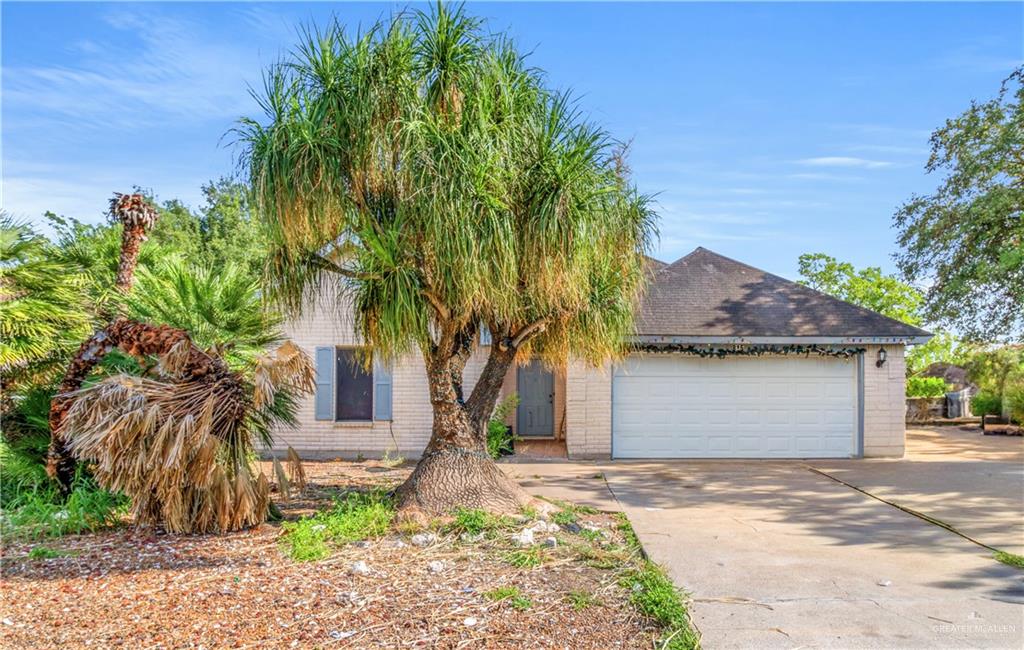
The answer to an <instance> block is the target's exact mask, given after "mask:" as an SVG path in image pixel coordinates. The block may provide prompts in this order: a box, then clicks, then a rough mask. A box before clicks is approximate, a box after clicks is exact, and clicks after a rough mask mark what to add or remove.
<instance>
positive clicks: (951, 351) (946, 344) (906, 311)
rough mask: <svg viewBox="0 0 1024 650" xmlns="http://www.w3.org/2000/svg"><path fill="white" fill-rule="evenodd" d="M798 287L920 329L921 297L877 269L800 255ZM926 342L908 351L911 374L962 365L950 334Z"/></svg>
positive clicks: (939, 333)
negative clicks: (934, 365) (935, 365)
mask: <svg viewBox="0 0 1024 650" xmlns="http://www.w3.org/2000/svg"><path fill="white" fill-rule="evenodd" d="M798 266H799V269H800V280H799V282H800V283H801V284H805V285H807V286H809V287H811V288H812V289H816V290H818V291H821V292H822V293H827V294H829V295H831V296H835V297H836V298H839V299H840V300H845V301H846V302H849V303H853V304H855V305H859V306H861V307H866V308H867V309H870V310H872V311H877V312H878V313H880V314H882V315H884V316H888V317H889V318H895V319H896V320H898V321H901V322H903V323H907V324H908V325H914V326H915V327H923V326H925V324H926V321H925V319H924V316H923V311H924V294H922V293H921V292H920V291H919V290H918V289H916V288H915V287H913V286H911V285H909V284H907V283H906V282H903V281H902V280H900V279H899V278H896V277H893V276H891V275H886V274H885V273H883V272H882V269H880V268H878V267H877V266H869V267H867V268H863V269H859V270H858V269H857V268H855V267H854V266H853V264H850V263H849V262H840V261H839V260H837V259H836V258H834V257H831V256H829V255H826V254H824V253H805V254H803V255H801V256H800V259H799V262H798ZM934 334H935V335H934V336H933V337H932V339H931V340H930V341H928V342H927V343H922V344H919V345H915V346H913V347H911V348H910V351H909V352H907V367H908V368H909V369H910V371H911V372H917V371H920V370H924V369H925V368H927V367H928V366H929V365H930V364H932V363H936V362H942V363H961V362H963V361H964V358H965V355H966V354H967V349H966V348H965V347H964V346H963V344H962V343H961V341H960V340H959V339H957V337H955V336H953V335H952V334H950V333H949V332H945V331H941V330H939V331H935V332H934Z"/></svg>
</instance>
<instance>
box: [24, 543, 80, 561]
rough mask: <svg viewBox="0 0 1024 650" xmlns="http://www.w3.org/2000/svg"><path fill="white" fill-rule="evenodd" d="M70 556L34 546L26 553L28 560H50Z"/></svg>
mask: <svg viewBox="0 0 1024 650" xmlns="http://www.w3.org/2000/svg"><path fill="white" fill-rule="evenodd" d="M69 555H71V554H70V553H68V552H66V551H58V550H56V549H52V548H46V547H45V546H34V547H32V550H31V551H29V552H28V557H29V559H30V560H52V559H53V558H57V557H67V556H69Z"/></svg>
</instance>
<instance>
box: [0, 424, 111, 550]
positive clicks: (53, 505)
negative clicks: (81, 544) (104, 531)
mask: <svg viewBox="0 0 1024 650" xmlns="http://www.w3.org/2000/svg"><path fill="white" fill-rule="evenodd" d="M46 442H47V443H48V438H47V439H46ZM23 444H25V443H23ZM40 444H42V443H40ZM43 449H45V447H43ZM41 458H42V452H41V451H39V450H35V449H21V448H12V447H11V446H10V445H8V444H7V443H3V442H0V534H2V535H3V536H7V537H11V538H28V539H39V538H43V537H60V536H62V535H77V534H81V533H85V532H94V531H97V530H99V529H101V528H107V527H109V526H113V525H116V524H117V523H118V522H120V521H121V519H122V518H123V517H124V514H125V513H126V512H127V510H128V499H126V498H125V497H124V496H122V495H119V494H115V493H113V492H108V491H107V490H104V489H102V488H100V487H99V486H98V485H97V484H96V481H94V480H93V478H92V477H91V476H89V474H88V473H87V472H86V471H85V468H84V467H82V466H79V467H78V471H77V472H76V474H75V478H74V482H73V483H72V491H71V494H70V495H69V496H68V498H67V500H64V499H62V497H61V495H60V492H59V491H58V490H57V488H56V487H55V485H54V484H53V482H52V481H50V479H49V478H48V477H47V476H46V468H45V466H44V465H43V462H42V460H41Z"/></svg>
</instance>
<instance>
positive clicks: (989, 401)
mask: <svg viewBox="0 0 1024 650" xmlns="http://www.w3.org/2000/svg"><path fill="white" fill-rule="evenodd" d="M1002 412H1003V400H1002V399H1000V397H999V396H998V395H993V394H992V393H989V392H987V391H978V394H977V395H975V396H974V397H972V398H971V413H973V414H974V415H978V416H982V415H999V414H1000V413H1002Z"/></svg>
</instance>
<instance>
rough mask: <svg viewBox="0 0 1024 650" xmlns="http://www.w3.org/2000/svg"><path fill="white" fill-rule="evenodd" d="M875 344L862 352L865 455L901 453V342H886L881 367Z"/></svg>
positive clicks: (903, 367)
mask: <svg viewBox="0 0 1024 650" xmlns="http://www.w3.org/2000/svg"><path fill="white" fill-rule="evenodd" d="M880 347H883V346H878V345H868V346H865V348H866V352H865V353H864V456H865V457H880V456H896V457H899V456H902V455H903V449H904V438H905V436H906V408H907V406H906V397H905V395H906V386H905V384H906V376H907V366H906V360H905V358H904V354H903V353H904V346H902V345H886V346H884V347H885V352H886V361H885V365H883V366H882V367H881V368H879V367H877V366H876V365H875V363H876V362H877V361H878V350H879V348H880Z"/></svg>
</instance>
